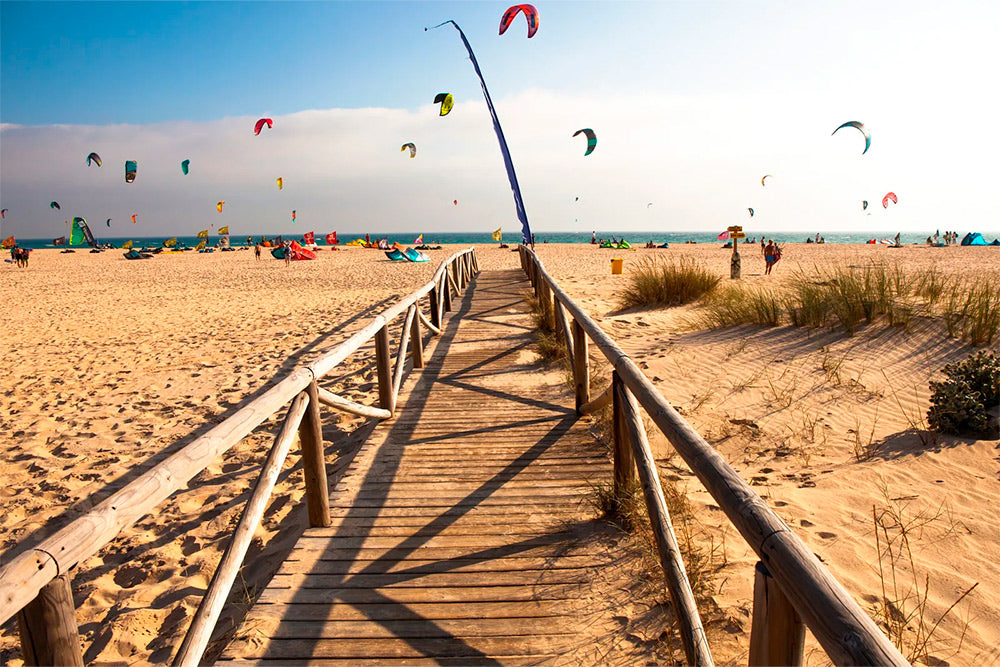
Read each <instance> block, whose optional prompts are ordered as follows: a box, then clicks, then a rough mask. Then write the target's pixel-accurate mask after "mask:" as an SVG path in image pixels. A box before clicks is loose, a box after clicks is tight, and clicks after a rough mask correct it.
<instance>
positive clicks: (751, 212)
mask: <svg viewBox="0 0 1000 667" xmlns="http://www.w3.org/2000/svg"><path fill="white" fill-rule="evenodd" d="M747 210H748V211H750V217H751V218H752V217H753V209H752V208H748V209H747Z"/></svg>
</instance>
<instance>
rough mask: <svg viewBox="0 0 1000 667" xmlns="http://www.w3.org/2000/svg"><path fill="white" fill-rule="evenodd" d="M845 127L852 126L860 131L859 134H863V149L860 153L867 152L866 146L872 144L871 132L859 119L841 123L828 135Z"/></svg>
mask: <svg viewBox="0 0 1000 667" xmlns="http://www.w3.org/2000/svg"><path fill="white" fill-rule="evenodd" d="M845 127H853V128H854V129H856V130H858V131H859V132H861V134H863V135H864V137H865V149H864V150H863V151H861V154H862V155H864V154H865V153H867V152H868V148H869V147H870V146H871V145H872V134H871V132H869V131H868V130H867V129H866V128H865V124H864V123H862V122H860V121H856V120H850V121H847V122H846V123H844V124H843V125H841V126H840V127H838V128H837V129H836V130H834V131H833V132H832V133H831V134H830V136H831V137H832V136H833V135H834V134H837V130H841V129H843V128H845Z"/></svg>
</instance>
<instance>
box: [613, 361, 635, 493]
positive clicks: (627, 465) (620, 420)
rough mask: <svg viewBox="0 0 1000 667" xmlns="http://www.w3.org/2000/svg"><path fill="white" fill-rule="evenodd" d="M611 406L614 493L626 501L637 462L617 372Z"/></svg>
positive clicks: (633, 484)
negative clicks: (633, 454) (634, 457)
mask: <svg viewBox="0 0 1000 667" xmlns="http://www.w3.org/2000/svg"><path fill="white" fill-rule="evenodd" d="M611 386H612V390H611V394H612V397H611V405H612V413H613V418H614V430H613V432H614V438H615V442H614V464H613V467H614V470H613V473H614V488H613V493H614V496H615V498H617V499H618V500H624V499H625V496H626V494H627V493H628V492H629V491H630V490H631V489H632V488H634V486H635V460H634V459H633V458H632V443H631V440H630V438H629V434H628V428H627V427H626V425H625V419H624V414H623V409H624V408H623V406H622V401H621V393H622V391H624V390H625V385H624V384H622V381H621V378H620V377H618V373H617V372H613V373H612V374H611Z"/></svg>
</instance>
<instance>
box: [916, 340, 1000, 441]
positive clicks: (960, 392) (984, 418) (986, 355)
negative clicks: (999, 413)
mask: <svg viewBox="0 0 1000 667" xmlns="http://www.w3.org/2000/svg"><path fill="white" fill-rule="evenodd" d="M943 373H944V374H945V377H946V378H947V379H945V380H943V381H941V382H931V385H930V386H931V392H933V393H932V395H931V407H930V409H929V410H928V411H927V423H928V424H930V426H931V428H934V429H937V430H938V431H943V432H944V433H953V434H956V435H960V434H962V433H967V432H970V431H971V432H975V433H985V432H986V431H987V430H988V429H989V415H988V414H987V412H986V411H987V410H988V409H989V408H991V407H994V406H996V405H998V404H1000V358H998V357H997V356H996V355H994V354H993V353H992V352H977V353H976V354H973V355H972V356H970V357H967V358H966V359H965V360H963V361H960V362H957V363H954V364H948V365H947V366H945V367H944V369H943Z"/></svg>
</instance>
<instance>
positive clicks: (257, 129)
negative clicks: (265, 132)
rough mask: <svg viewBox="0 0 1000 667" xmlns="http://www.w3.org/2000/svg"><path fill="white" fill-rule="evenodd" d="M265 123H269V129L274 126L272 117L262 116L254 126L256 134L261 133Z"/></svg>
mask: <svg viewBox="0 0 1000 667" xmlns="http://www.w3.org/2000/svg"><path fill="white" fill-rule="evenodd" d="M264 123H267V129H269V130H270V129H271V128H272V127H273V126H274V121H273V120H271V119H270V118H261V119H260V120H258V121H257V122H256V123H254V126H253V133H254V136H257V135H258V134H260V131H261V130H262V129H264Z"/></svg>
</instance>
